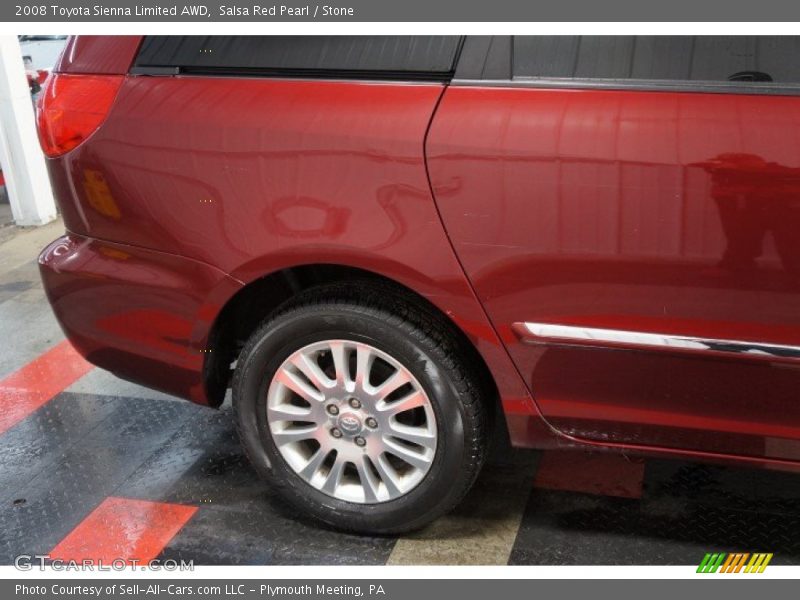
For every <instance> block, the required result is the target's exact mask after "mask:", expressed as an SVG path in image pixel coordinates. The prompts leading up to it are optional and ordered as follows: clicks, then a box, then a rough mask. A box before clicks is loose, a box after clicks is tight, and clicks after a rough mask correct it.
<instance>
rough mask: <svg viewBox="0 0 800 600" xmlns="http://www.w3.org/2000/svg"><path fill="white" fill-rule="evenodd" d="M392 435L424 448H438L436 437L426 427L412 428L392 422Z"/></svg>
mask: <svg viewBox="0 0 800 600" xmlns="http://www.w3.org/2000/svg"><path fill="white" fill-rule="evenodd" d="M389 427H390V429H391V432H392V433H391V435H393V436H394V437H396V438H399V439H401V440H403V441H406V442H411V443H412V444H417V445H418V446H422V447H423V448H429V449H432V448H434V447H435V446H436V435H435V434H432V433H430V432H429V431H428V430H427V428H425V427H411V426H409V425H402V424H400V423H397V422H390V425H389Z"/></svg>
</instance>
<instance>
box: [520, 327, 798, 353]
mask: <svg viewBox="0 0 800 600" xmlns="http://www.w3.org/2000/svg"><path fill="white" fill-rule="evenodd" d="M512 328H513V329H514V331H515V333H516V334H517V335H518V336H519V337H520V339H522V341H523V342H525V343H528V344H555V345H575V346H595V347H606V348H623V349H629V350H650V351H657V352H658V351H662V352H691V353H696V354H700V355H708V356H712V355H723V356H724V355H728V356H730V355H739V356H741V355H744V356H747V357H752V358H760V359H768V360H775V361H780V362H786V361H788V362H793V363H800V346H788V345H781V344H765V343H759V342H746V341H740V340H723V339H711V338H698V337H690V336H682V335H670V334H665V333H650V332H641V331H625V330H619V329H598V328H594V327H583V326H580V325H557V324H553V323H532V322H527V321H526V322H522V321H520V322H516V323H514V324H513V325H512Z"/></svg>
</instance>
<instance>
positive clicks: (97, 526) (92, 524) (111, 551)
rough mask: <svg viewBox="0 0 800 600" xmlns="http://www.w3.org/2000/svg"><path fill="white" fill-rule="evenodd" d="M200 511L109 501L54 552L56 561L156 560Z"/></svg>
mask: <svg viewBox="0 0 800 600" xmlns="http://www.w3.org/2000/svg"><path fill="white" fill-rule="evenodd" d="M195 512H197V507H196V506H185V505H182V504H166V503H163V502H148V501H145V500H130V499H127V498H113V497H112V498H106V499H105V500H103V502H102V503H101V504H100V506H98V507H97V508H95V509H94V510H93V511H92V513H91V514H90V515H89V516H88V517H86V519H84V520H83V521H82V522H81V523H80V524H79V525H78V526H77V527H76V528H75V529H73V530H72V532H70V534H69V535H67V537H65V538H64V539H63V540H62V541H61V542H60V543H59V544H58V545H57V546H56V547H55V548H53V550H52V551H51V552H50V557H51V558H52V559H59V560H63V561H81V560H84V559H91V560H93V561H102V562H103V564H106V565H108V564H111V562H112V561H114V560H119V559H122V560H124V561H126V562H127V563H131V562H134V561H136V562H146V561H149V560H152V559H154V558H156V557H157V556H158V555H159V553H160V552H161V551H162V550H163V549H164V547H165V546H166V545H167V544H168V543H169V541H170V540H171V539H172V538H173V537H175V534H177V533H178V531H180V530H181V528H182V527H183V526H184V525H185V524H186V523H187V522H188V521H189V519H191V518H192V515H194V513H195Z"/></svg>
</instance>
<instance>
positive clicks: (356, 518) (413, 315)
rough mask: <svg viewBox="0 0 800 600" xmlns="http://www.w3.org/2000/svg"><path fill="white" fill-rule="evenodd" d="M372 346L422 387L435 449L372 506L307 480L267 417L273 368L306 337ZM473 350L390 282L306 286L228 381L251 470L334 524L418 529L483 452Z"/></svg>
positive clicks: (465, 482)
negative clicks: (398, 488) (413, 475)
mask: <svg viewBox="0 0 800 600" xmlns="http://www.w3.org/2000/svg"><path fill="white" fill-rule="evenodd" d="M326 339H347V340H352V341H356V342H358V341H361V342H364V343H368V344H370V345H372V346H374V347H376V348H378V349H380V350H382V351H383V352H386V353H387V354H390V355H391V356H392V357H394V358H395V359H397V360H398V361H399V362H400V363H402V364H403V365H404V366H405V367H406V368H407V369H408V370H409V371H411V373H412V374H413V375H414V376H415V377H416V378H417V380H418V381H419V383H420V384H421V385H422V387H423V388H424V390H425V392H426V393H427V394H428V397H429V399H430V402H431V405H432V408H433V410H434V414H435V416H436V428H437V435H438V441H437V447H436V452H435V455H434V458H433V461H432V463H431V466H430V469H429V471H428V472H427V474H426V475H425V477H424V478H423V479H422V481H421V482H420V483H419V484H418V485H417V486H416V487H414V488H413V489H412V490H410V491H409V492H408V493H406V494H405V495H403V496H401V497H399V498H396V499H394V500H389V501H385V502H381V503H376V504H361V503H354V502H348V501H343V500H340V499H337V498H334V497H333V496H330V495H328V494H325V493H323V492H322V491H320V490H317V489H316V488H314V487H312V486H311V485H310V484H308V483H306V482H305V481H304V480H303V479H302V478H301V477H300V476H299V475H297V474H296V473H295V472H294V470H293V469H292V468H291V467H290V466H289V465H288V464H287V463H286V461H285V460H284V459H283V457H282V456H281V454H280V452H279V451H278V449H277V447H276V445H275V443H274V441H273V439H272V436H271V433H270V430H269V426H268V423H267V410H266V402H267V390H268V388H269V384H270V381H271V380H272V377H273V375H274V374H275V372H276V370H277V369H278V367H279V366H280V365H281V364H282V363H283V361H284V360H285V359H286V358H287V357H288V356H289V355H290V354H292V353H293V352H295V351H296V350H298V349H299V348H302V347H304V346H306V345H307V344H310V343H312V342H316V341H321V340H326ZM474 360H475V359H474V357H473V355H471V354H470V352H469V351H467V350H466V349H465V348H464V343H463V340H462V339H461V338H459V336H458V335H457V334H456V333H455V332H453V331H452V330H451V329H450V325H449V324H448V323H447V322H446V321H445V320H444V319H443V318H442V317H441V316H440V315H438V314H436V313H435V312H434V311H433V310H431V309H429V308H428V307H426V306H424V305H423V304H422V303H421V302H417V301H416V300H415V299H413V298H411V297H409V296H407V295H406V294H404V293H403V292H402V291H400V290H397V289H395V288H394V287H388V286H387V287H384V286H382V285H376V284H374V283H372V282H353V283H349V284H348V285H342V284H330V285H324V286H320V287H316V288H312V289H309V290H307V291H305V292H303V293H301V294H300V295H298V296H297V297H295V298H294V299H293V300H291V301H289V302H288V303H286V304H284V305H283V306H281V307H280V308H279V309H278V310H277V311H276V312H275V313H274V314H272V315H271V316H270V317H269V318H268V319H267V320H266V321H265V322H264V323H262V325H261V326H260V327H259V328H258V330H257V331H256V332H255V333H253V335H252V336H251V337H250V339H249V340H248V342H247V343H246V345H245V347H244V349H243V350H242V353H241V355H240V357H239V360H238V363H237V366H236V372H235V375H234V380H233V405H234V411H235V417H236V424H237V428H238V431H239V435H240V437H241V440H242V444H243V445H244V448H245V451H246V453H247V455H248V457H249V458H250V461H251V462H252V464H253V465H254V466H255V468H256V470H257V471H258V472H259V474H260V475H262V476H263V477H264V478H266V479H267V481H268V482H269V483H270V485H272V486H273V487H274V488H275V489H276V490H277V491H278V492H279V493H280V494H281V495H282V497H283V498H284V499H285V500H286V501H288V502H289V503H290V504H291V505H292V506H296V507H300V508H301V509H302V510H303V511H304V512H305V513H306V514H308V515H309V516H311V517H313V518H315V519H317V520H319V521H322V522H324V523H326V524H328V525H330V526H333V527H335V528H337V529H341V530H346V531H351V532H358V533H367V534H398V533H403V532H408V531H411V530H414V529H418V528H420V527H422V526H424V525H426V524H427V523H429V522H430V521H432V520H434V519H436V518H437V517H439V516H440V515H442V514H444V513H446V512H448V511H450V510H451V509H452V508H453V507H454V506H456V504H458V503H459V502H460V501H461V499H462V498H463V497H464V495H465V494H466V493H467V491H468V490H469V489H470V487H471V486H472V484H473V483H474V481H475V478H476V477H477V475H478V472H479V471H480V468H481V466H482V464H483V461H484V459H485V455H486V445H487V437H488V436H487V431H486V430H487V420H488V418H489V417H488V412H489V411H488V410H487V407H486V402H485V401H486V398H485V397H484V396H485V395H486V391H485V386H484V384H483V383H482V378H481V377H480V376H479V372H480V369H478V368H477V366H476V365H475V362H474Z"/></svg>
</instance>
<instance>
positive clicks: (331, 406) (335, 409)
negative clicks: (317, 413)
mask: <svg viewBox="0 0 800 600" xmlns="http://www.w3.org/2000/svg"><path fill="white" fill-rule="evenodd" d="M328 414H329V415H338V414H339V408H338V407H337V406H336V405H335V404H328Z"/></svg>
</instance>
